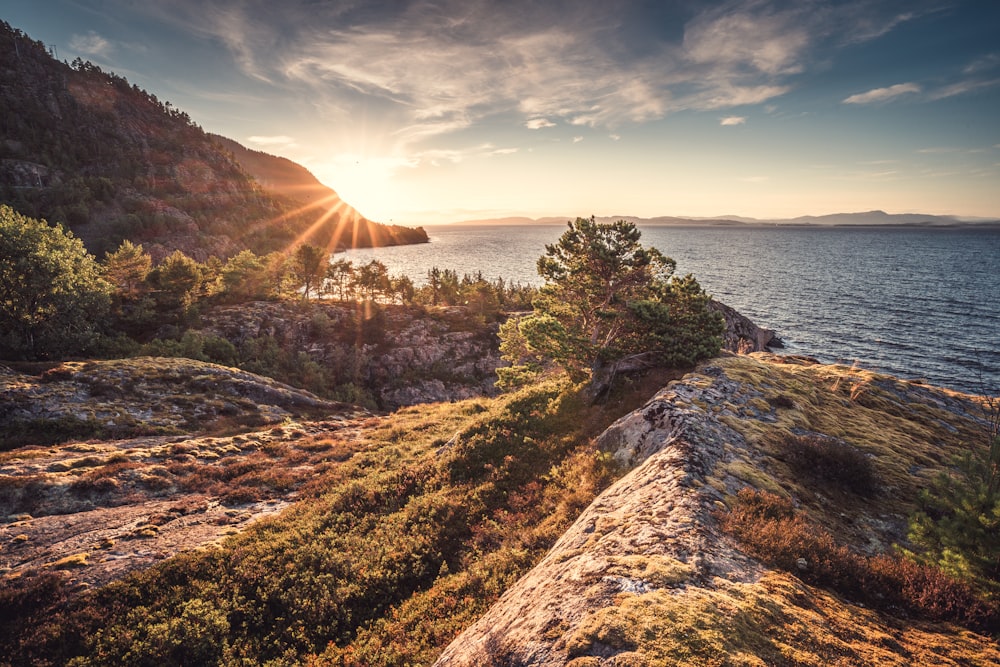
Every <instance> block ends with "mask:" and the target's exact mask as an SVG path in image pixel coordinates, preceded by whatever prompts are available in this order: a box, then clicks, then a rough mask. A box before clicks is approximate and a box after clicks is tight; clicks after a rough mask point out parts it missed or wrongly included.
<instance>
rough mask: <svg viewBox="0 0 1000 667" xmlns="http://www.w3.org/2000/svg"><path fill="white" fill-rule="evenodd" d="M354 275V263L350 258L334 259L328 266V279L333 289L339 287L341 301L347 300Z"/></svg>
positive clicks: (338, 295)
mask: <svg viewBox="0 0 1000 667" xmlns="http://www.w3.org/2000/svg"><path fill="white" fill-rule="evenodd" d="M353 276H354V264H353V263H352V262H351V260H349V259H343V258H341V259H337V260H334V261H332V262H330V265H329V266H327V267H326V281H327V283H328V284H329V285H330V286H331V289H332V288H334V287H335V288H336V289H337V299H338V300H340V301H344V300H346V298H347V288H348V287H350V285H351V279H352V277H353Z"/></svg>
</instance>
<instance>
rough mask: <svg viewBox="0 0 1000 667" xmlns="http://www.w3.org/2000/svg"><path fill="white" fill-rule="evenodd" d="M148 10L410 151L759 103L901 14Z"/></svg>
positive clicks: (761, 4) (531, 8)
mask: <svg viewBox="0 0 1000 667" xmlns="http://www.w3.org/2000/svg"><path fill="white" fill-rule="evenodd" d="M158 4H159V3H150V5H154V6H147V7H146V8H145V11H149V12H155V13H156V14H157V16H158V18H160V19H162V20H166V21H172V22H174V23H175V24H179V25H181V26H182V27H183V28H184V29H186V30H188V31H190V32H193V33H195V34H199V35H203V36H205V37H207V38H211V39H213V40H217V41H218V42H220V43H222V44H224V45H225V46H226V48H227V49H228V50H229V52H230V53H231V54H232V58H233V60H234V61H235V62H236V63H237V64H238V65H239V67H240V68H241V69H242V71H243V72H244V74H246V75H247V76H249V77H253V78H255V79H258V80H260V81H265V82H269V83H271V84H273V85H274V86H278V87H280V88H281V89H282V90H284V91H287V93H288V94H290V95H300V96H301V97H303V99H308V100H309V101H310V102H312V103H314V104H315V105H316V106H317V107H318V108H322V109H323V110H324V112H325V113H326V114H328V115H329V116H330V117H331V119H332V120H334V119H335V120H338V121H339V120H350V119H353V118H356V117H357V116H358V115H359V114H358V110H359V109H364V112H363V113H364V117H365V119H366V122H369V123H371V122H376V121H377V122H380V123H383V124H384V125H385V126H386V127H392V128H394V129H393V131H394V136H395V137H396V139H397V140H398V141H399V142H400V143H401V144H405V145H411V146H412V145H414V144H418V143H420V142H424V141H425V140H427V139H429V138H432V137H435V136H441V135H444V134H448V133H453V132H455V131H456V130H461V129H464V128H468V127H470V126H472V125H474V124H476V123H478V122H481V121H483V120H484V119H487V118H490V117H494V116H496V115H498V114H517V115H518V116H519V119H518V122H520V123H521V124H522V125H523V126H524V127H527V128H529V129H535V130H539V129H543V128H547V127H551V126H552V125H556V124H559V123H560V122H563V123H568V124H572V125H577V126H586V127H594V128H603V129H605V130H608V131H611V132H615V131H616V130H617V129H618V128H620V127H622V126H625V125H628V124H633V123H643V122H647V121H651V120H656V119H660V118H663V117H664V116H667V115H669V114H671V113H673V112H677V111H683V110H717V109H723V110H724V109H735V108H737V107H741V106H747V105H757V104H763V103H767V102H769V101H772V100H774V99H775V98H778V97H781V96H782V95H785V94H786V93H788V92H789V91H790V90H791V89H792V86H793V84H794V81H795V79H794V77H795V75H797V74H800V73H802V72H803V71H805V70H806V69H808V68H809V67H810V66H811V65H813V64H814V63H813V62H812V59H813V57H814V54H813V50H814V48H815V47H816V45H817V44H818V43H820V42H824V41H825V42H826V43H831V42H836V41H837V39H836V37H837V36H842V35H850V36H851V37H850V40H848V39H846V38H845V39H841V40H840V42H841V43H847V42H848V41H853V42H856V41H863V40H865V39H871V38H874V37H877V36H879V35H882V34H884V33H885V32H888V31H889V30H892V29H893V28H894V27H895V26H896V25H898V24H899V23H901V22H903V21H906V20H908V18H910V17H909V15H906V14H899V15H893V16H887V15H884V12H883V11H882V10H881V9H878V8H876V9H871V8H870V6H869V3H866V2H862V1H861V0H848V2H845V3H837V4H835V5H830V4H824V3H820V4H819V5H814V4H811V3H810V4H806V3H774V2H765V1H763V0H730V1H729V2H725V3H723V4H722V5H716V6H711V7H709V8H708V9H704V8H700V7H699V5H697V4H683V3H681V4H679V5H677V6H676V7H671V8H670V11H671V12H672V14H671V19H672V20H674V21H676V25H675V26H674V28H675V29H674V30H671V31H650V30H648V26H646V25H645V24H644V22H646V21H648V17H644V16H643V15H642V12H638V11H629V9H634V8H632V7H631V5H630V3H629V2H625V3H623V5H622V6H621V7H619V8H617V9H616V10H615V11H613V12H612V11H609V9H608V6H607V4H606V3H605V2H603V0H577V1H576V2H574V3H573V5H572V7H573V11H572V12H567V11H565V8H564V7H563V8H560V7H559V6H557V5H556V4H555V3H509V4H508V3H503V4H501V3H470V2H467V1H465V0H436V1H434V2H432V1H431V0H401V1H400V2H394V3H389V5H386V6H385V7H382V8H381V9H374V8H373V7H372V6H370V5H368V4H367V3H358V2H348V1H346V0H345V1H330V2H324V3H314V2H306V1H305V0H292V1H290V2H283V3H263V2H237V1H236V0H218V1H217V2H213V3H208V5H207V6H206V5H205V3H202V2H195V0H175V2H172V3H170V5H169V9H168V8H163V7H162V6H155V5H158ZM706 5H707V3H706ZM831 26H833V27H831ZM636 40H639V42H640V43H636ZM872 94H874V91H871V92H870V93H867V94H862V96H864V95H872ZM852 97H856V96H852ZM859 99H863V97H861V98H859ZM852 103H862V102H858V101H857V100H855V101H854V102H852ZM334 116H335V118H334ZM732 117H734V118H735V117H737V116H732Z"/></svg>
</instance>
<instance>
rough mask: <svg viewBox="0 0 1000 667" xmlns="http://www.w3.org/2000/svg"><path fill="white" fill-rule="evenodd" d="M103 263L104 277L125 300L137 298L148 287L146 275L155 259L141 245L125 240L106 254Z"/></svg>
mask: <svg viewBox="0 0 1000 667" xmlns="http://www.w3.org/2000/svg"><path fill="white" fill-rule="evenodd" d="M102 265H103V267H104V277H105V278H106V279H107V280H108V281H109V282H111V284H112V285H114V286H115V288H116V290H117V294H118V296H119V297H120V298H121V299H123V300H135V299H136V298H138V297H140V296H141V295H142V294H143V292H144V291H145V289H146V288H147V287H148V286H147V284H146V277H147V276H148V275H149V271H150V269H151V268H152V265H153V260H152V258H151V257H150V256H149V253H147V252H145V251H144V250H143V249H142V246H141V245H136V244H134V243H132V242H131V241H128V240H125V241H122V243H121V245H120V246H118V249H117V250H115V251H114V252H110V253H107V254H106V255H105V256H104V261H103V262H102Z"/></svg>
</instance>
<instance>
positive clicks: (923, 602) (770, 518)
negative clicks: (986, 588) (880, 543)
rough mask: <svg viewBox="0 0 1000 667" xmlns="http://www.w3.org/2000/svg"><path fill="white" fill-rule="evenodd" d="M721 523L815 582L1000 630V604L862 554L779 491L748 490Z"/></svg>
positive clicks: (899, 563) (932, 574)
mask: <svg viewBox="0 0 1000 667" xmlns="http://www.w3.org/2000/svg"><path fill="white" fill-rule="evenodd" d="M717 518H718V519H719V522H720V524H721V526H722V529H723V530H724V531H726V532H728V533H730V534H732V535H733V536H734V537H735V538H736V539H737V540H738V541H739V542H740V544H741V545H742V546H743V548H744V549H745V550H746V551H747V553H749V554H750V555H751V556H753V557H755V558H759V559H760V560H762V561H763V562H765V563H767V564H769V565H772V566H774V567H778V568H780V569H782V570H786V571H788V572H791V573H793V574H796V575H797V576H799V577H800V578H801V579H802V580H803V581H806V582H808V583H810V584H813V585H817V586H824V587H827V588H830V589H832V590H834V591H836V592H837V593H839V594H841V595H844V596H845V597H848V598H850V599H852V600H854V601H856V602H862V603H864V604H867V605H870V606H872V607H876V608H879V609H882V610H885V611H888V612H893V613H902V614H904V615H907V614H912V615H914V616H919V617H921V618H924V619H928V620H933V621H952V622H956V623H960V624H962V625H964V626H966V627H970V628H973V629H976V630H985V631H987V632H996V631H998V630H1000V605H997V604H996V602H992V603H990V602H987V601H986V600H984V599H983V598H982V597H981V596H980V595H979V594H978V593H977V591H976V589H975V588H974V587H972V586H971V585H969V584H967V583H965V582H962V581H959V580H957V579H954V578H953V577H951V576H949V575H948V574H947V573H945V572H944V571H943V570H941V569H940V568H938V567H935V566H932V565H923V564H918V563H914V562H912V561H909V560H905V559H903V558H902V557H900V556H896V555H889V554H882V555H879V556H874V557H869V556H864V555H861V554H856V553H854V552H852V551H851V550H850V549H848V548H847V547H845V546H843V545H838V544H837V543H836V540H835V539H834V538H833V536H832V535H830V533H828V532H827V531H825V530H824V529H823V528H821V527H820V526H818V525H815V524H812V523H810V522H809V521H807V520H806V519H805V518H804V517H803V516H802V515H801V514H799V513H797V512H795V510H794V508H793V507H792V504H791V502H790V501H788V500H786V499H784V498H781V497H780V496H777V495H775V494H772V493H768V492H766V491H757V490H755V489H750V488H745V489H742V490H741V491H740V492H739V494H737V497H736V499H735V502H734V503H733V507H732V509H731V511H730V512H728V513H724V514H720V515H717Z"/></svg>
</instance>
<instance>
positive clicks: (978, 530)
mask: <svg viewBox="0 0 1000 667" xmlns="http://www.w3.org/2000/svg"><path fill="white" fill-rule="evenodd" d="M986 403H987V423H988V429H987V433H986V437H985V438H984V442H983V443H980V444H978V446H976V447H974V448H972V449H970V451H967V452H965V453H963V454H962V455H961V456H958V457H956V458H955V459H954V460H953V461H952V464H953V466H952V468H951V470H949V471H947V472H942V473H940V474H939V475H938V476H937V478H935V479H934V481H933V482H932V483H931V484H930V486H929V487H928V488H926V489H924V490H923V491H921V493H920V496H919V498H918V507H919V509H918V510H917V512H916V513H914V515H913V516H912V517H910V533H909V539H910V541H911V542H912V543H913V544H914V545H915V546H917V547H918V548H919V549H921V550H922V552H921V553H920V554H910V555H911V556H913V557H914V558H916V559H917V560H918V561H921V562H925V563H933V564H936V565H939V566H940V567H941V568H942V569H943V570H945V571H946V572H948V573H949V574H951V575H953V576H956V577H960V578H963V579H971V580H975V581H977V582H979V583H981V584H984V585H985V586H986V587H987V588H988V589H991V590H992V591H993V593H994V594H996V595H1000V397H995V396H994V397H990V398H987V399H986Z"/></svg>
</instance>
